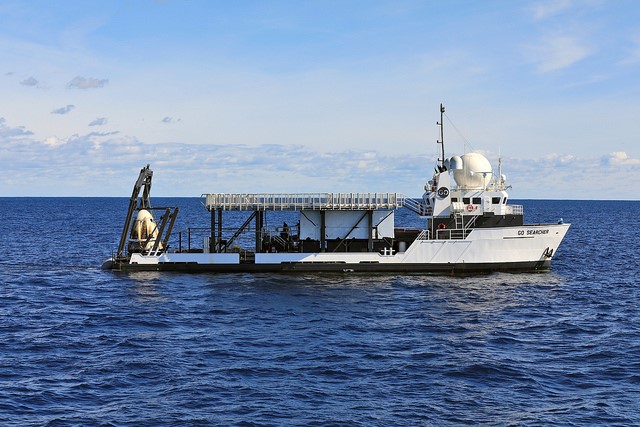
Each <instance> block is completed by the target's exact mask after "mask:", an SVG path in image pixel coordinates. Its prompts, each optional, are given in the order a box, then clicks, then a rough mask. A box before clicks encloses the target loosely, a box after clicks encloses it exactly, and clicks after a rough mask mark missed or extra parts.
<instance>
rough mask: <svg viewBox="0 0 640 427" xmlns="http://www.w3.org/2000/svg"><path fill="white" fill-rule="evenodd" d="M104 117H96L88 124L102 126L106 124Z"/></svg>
mask: <svg viewBox="0 0 640 427" xmlns="http://www.w3.org/2000/svg"><path fill="white" fill-rule="evenodd" d="M107 121H108V120H107V118H106V117H97V118H95V119H94V120H92V121H91V122H90V123H89V126H104V125H106V124H107Z"/></svg>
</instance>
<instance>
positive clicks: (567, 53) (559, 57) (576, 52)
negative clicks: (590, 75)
mask: <svg viewBox="0 0 640 427" xmlns="http://www.w3.org/2000/svg"><path fill="white" fill-rule="evenodd" d="M529 53H530V54H531V57H532V60H533V62H534V63H535V64H536V68H537V69H538V71H539V72H541V73H549V72H553V71H559V70H562V69H565V68H568V67H571V66H572V65H574V64H575V63H577V62H579V61H582V60H583V59H585V58H587V57H589V56H590V55H592V54H593V53H594V49H593V48H591V47H588V46H587V45H586V44H585V43H583V42H582V41H581V40H580V39H579V38H577V37H574V36H569V35H560V34H550V35H547V36H546V37H545V38H543V39H542V40H541V41H540V42H539V44H538V45H537V46H533V47H530V48H529Z"/></svg>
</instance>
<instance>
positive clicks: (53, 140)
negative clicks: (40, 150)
mask: <svg viewBox="0 0 640 427" xmlns="http://www.w3.org/2000/svg"><path fill="white" fill-rule="evenodd" d="M43 143H44V145H47V146H49V147H60V146H62V145H65V144H66V143H67V141H65V140H63V139H60V138H58V137H57V136H50V137H48V138H47V139H45V140H44V142H43Z"/></svg>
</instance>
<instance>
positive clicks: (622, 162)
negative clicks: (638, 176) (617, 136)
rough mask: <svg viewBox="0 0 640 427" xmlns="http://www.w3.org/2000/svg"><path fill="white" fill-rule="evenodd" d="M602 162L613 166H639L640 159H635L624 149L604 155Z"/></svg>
mask: <svg viewBox="0 0 640 427" xmlns="http://www.w3.org/2000/svg"><path fill="white" fill-rule="evenodd" d="M602 163H603V164H605V165H611V166H638V165H640V159H634V158H632V157H630V156H629V155H628V154H627V153H626V152H624V151H614V152H613V153H609V155H607V156H605V157H603V158H602Z"/></svg>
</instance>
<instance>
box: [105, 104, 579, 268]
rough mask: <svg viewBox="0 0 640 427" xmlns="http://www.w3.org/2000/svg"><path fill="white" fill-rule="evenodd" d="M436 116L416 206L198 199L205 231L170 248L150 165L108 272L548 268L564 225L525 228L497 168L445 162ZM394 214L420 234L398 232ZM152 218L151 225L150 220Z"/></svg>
mask: <svg viewBox="0 0 640 427" xmlns="http://www.w3.org/2000/svg"><path fill="white" fill-rule="evenodd" d="M443 114H444V107H443V106H442V105H441V106H440V115H441V116H440V118H441V120H440V122H439V123H438V124H439V126H440V132H441V138H440V140H439V141H438V144H441V145H442V150H441V157H440V158H439V159H438V162H437V165H436V168H435V173H434V174H433V178H432V179H431V180H429V181H428V182H427V183H426V185H425V193H424V195H423V197H422V198H421V199H412V198H408V197H406V196H404V195H403V194H399V193H304V194H234V193H208V194H203V195H202V196H201V200H202V204H203V206H204V208H205V209H206V210H207V211H208V212H209V214H210V227H208V228H206V229H202V228H199V229H189V230H187V232H186V235H185V234H184V233H182V232H181V233H180V237H179V240H178V243H177V247H171V245H170V243H171V241H170V235H171V232H172V229H173V225H174V223H175V219H176V216H177V214H178V208H177V207H169V208H164V207H163V208H152V207H151V203H150V200H149V192H150V188H151V177H152V172H151V170H150V168H149V166H147V167H145V168H143V169H142V170H141V172H140V176H139V178H138V180H137V182H136V184H135V185H134V191H133V194H132V197H131V200H130V205H129V211H128V213H127V218H126V220H125V224H124V227H123V231H122V236H121V240H120V244H119V247H118V251H117V253H116V254H115V255H114V256H113V257H112V258H111V259H110V260H109V261H108V262H107V263H105V268H111V269H115V270H177V271H190V272H199V271H209V272H308V271H316V272H325V271H339V272H372V271H384V272H411V273H447V274H456V273H472V272H487V271H540V270H547V269H549V267H550V264H551V259H552V258H553V255H554V253H555V251H556V250H557V248H558V246H559V245H560V243H561V241H562V239H563V238H564V236H565V234H566V232H567V230H568V229H569V224H564V223H563V222H562V221H559V222H558V223H556V224H533V225H525V224H524V212H523V208H522V206H520V205H512V204H509V203H508V193H507V190H508V188H509V187H508V186H507V185H506V177H505V176H504V175H503V174H502V170H501V164H500V162H499V164H500V165H499V168H498V173H497V174H494V172H493V170H492V168H491V164H490V163H489V161H488V160H487V159H486V157H485V156H483V155H482V154H480V153H476V152H470V153H466V154H464V155H462V156H452V157H448V158H446V157H445V150H444V138H443V123H442V119H443ZM141 191H142V192H143V194H142V195H140V192H141ZM401 208H405V209H409V210H410V211H412V212H413V213H415V214H416V215H418V216H419V217H420V218H422V221H424V222H423V224H424V226H423V227H421V228H415V229H408V228H398V227H396V226H395V224H394V219H395V213H396V211H397V210H398V209H401ZM158 211H160V212H161V215H160V219H159V220H158V221H157V222H156V221H155V220H154V216H153V215H152V212H158ZM232 211H233V212H240V213H242V215H244V218H245V219H244V222H243V223H242V225H240V226H236V227H231V228H230V227H227V225H226V217H227V216H228V215H229V213H230V212H232ZM278 211H280V212H281V211H291V212H293V213H295V214H296V220H295V221H294V222H292V223H291V224H287V223H283V224H282V226H277V227H273V226H267V224H268V223H272V221H267V216H269V215H274V212H278ZM196 231H197V232H198V233H200V234H198V235H199V236H201V235H202V233H204V234H205V236H204V238H203V239H202V240H201V241H202V243H203V244H202V247H199V248H198V247H193V246H192V242H193V241H194V240H197V239H193V238H192V232H193V233H196ZM183 238H185V239H186V245H185V244H183ZM249 241H250V242H251V243H250V244H249V245H248V244H247V242H249ZM174 246H176V245H174Z"/></svg>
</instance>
